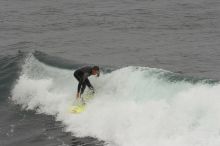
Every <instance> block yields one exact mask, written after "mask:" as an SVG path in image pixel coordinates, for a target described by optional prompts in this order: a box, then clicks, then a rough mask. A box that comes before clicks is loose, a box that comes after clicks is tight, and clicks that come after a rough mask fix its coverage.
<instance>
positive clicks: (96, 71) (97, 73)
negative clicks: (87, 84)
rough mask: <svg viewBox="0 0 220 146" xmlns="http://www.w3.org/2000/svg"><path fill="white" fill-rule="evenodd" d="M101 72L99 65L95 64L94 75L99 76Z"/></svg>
mask: <svg viewBox="0 0 220 146" xmlns="http://www.w3.org/2000/svg"><path fill="white" fill-rule="evenodd" d="M99 74H100V71H99V67H98V66H93V67H92V75H96V76H97V77H99Z"/></svg>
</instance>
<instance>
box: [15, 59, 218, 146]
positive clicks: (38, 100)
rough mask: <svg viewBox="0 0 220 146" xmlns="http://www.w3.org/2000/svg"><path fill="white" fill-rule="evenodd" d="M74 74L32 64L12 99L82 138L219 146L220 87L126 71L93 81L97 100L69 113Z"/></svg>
mask: <svg viewBox="0 0 220 146" xmlns="http://www.w3.org/2000/svg"><path fill="white" fill-rule="evenodd" d="M72 73H73V71H70V70H64V69H58V68H53V67H50V66H47V65H44V64H42V63H40V62H39V61H37V60H36V59H35V58H34V57H31V58H30V59H28V60H27V61H26V63H25V65H24V66H23V71H22V74H21V76H20V77H19V79H18V81H17V83H16V85H15V86H14V89H13V90H12V97H11V99H12V100H13V101H14V102H15V103H17V104H20V105H22V107H23V108H24V109H32V110H36V111H37V112H40V113H45V114H50V115H54V116H56V118H57V120H60V121H62V122H63V123H64V124H65V125H66V130H67V131H71V132H72V133H74V134H75V135H76V136H93V137H96V138H99V139H101V140H105V141H106V142H107V143H108V144H109V145H119V146H219V145H220V96H219V93H220V85H215V86H211V85H206V84H202V83H201V84H194V85H193V84H190V83H187V82H184V81H179V82H169V81H167V80H166V79H164V78H162V77H161V76H160V77H159V76H158V73H163V71H161V70H157V69H151V68H143V67H126V68H122V69H119V70H116V71H114V72H111V73H107V74H102V75H101V77H100V78H95V77H91V78H90V79H91V82H92V83H93V84H94V86H95V88H96V90H97V94H96V96H95V98H94V99H93V100H92V101H91V102H90V103H89V104H88V106H87V109H86V111H85V112H84V113H82V114H79V115H73V114H68V113H67V111H66V110H67V108H68V106H69V105H70V104H71V103H72V102H73V99H74V95H75V91H76V88H77V82H76V80H75V79H74V78H73V76H72Z"/></svg>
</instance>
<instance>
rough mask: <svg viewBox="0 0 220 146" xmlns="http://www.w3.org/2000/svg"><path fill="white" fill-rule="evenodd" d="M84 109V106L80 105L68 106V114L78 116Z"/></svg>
mask: <svg viewBox="0 0 220 146" xmlns="http://www.w3.org/2000/svg"><path fill="white" fill-rule="evenodd" d="M85 108H86V105H85V104H81V105H73V106H70V107H69V109H68V111H69V112H70V113H74V114H79V113H81V112H83V111H84V110H85Z"/></svg>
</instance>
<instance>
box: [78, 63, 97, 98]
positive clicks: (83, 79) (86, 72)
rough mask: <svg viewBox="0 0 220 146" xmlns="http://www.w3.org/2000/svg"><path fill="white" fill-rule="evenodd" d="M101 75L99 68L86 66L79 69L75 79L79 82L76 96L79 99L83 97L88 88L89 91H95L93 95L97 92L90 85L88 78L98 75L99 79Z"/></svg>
mask: <svg viewBox="0 0 220 146" xmlns="http://www.w3.org/2000/svg"><path fill="white" fill-rule="evenodd" d="M99 74H100V71H99V67H98V66H85V67H82V68H79V69H77V70H76V71H75V72H74V77H75V78H76V79H77V80H78V81H79V84H78V88H77V94H76V98H77V99H78V98H81V95H82V94H83V92H84V90H85V88H86V86H88V87H89V89H91V90H92V91H93V93H94V92H95V90H94V87H93V86H92V84H91V83H90V81H89V79H88V77H89V76H91V75H96V76H97V77H99Z"/></svg>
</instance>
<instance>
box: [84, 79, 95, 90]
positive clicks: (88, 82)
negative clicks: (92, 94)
mask: <svg viewBox="0 0 220 146" xmlns="http://www.w3.org/2000/svg"><path fill="white" fill-rule="evenodd" d="M85 82H86V85H87V86H88V87H89V88H90V89H92V90H93V89H94V88H93V86H92V84H91V83H90V81H89V79H86V80H85Z"/></svg>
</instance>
